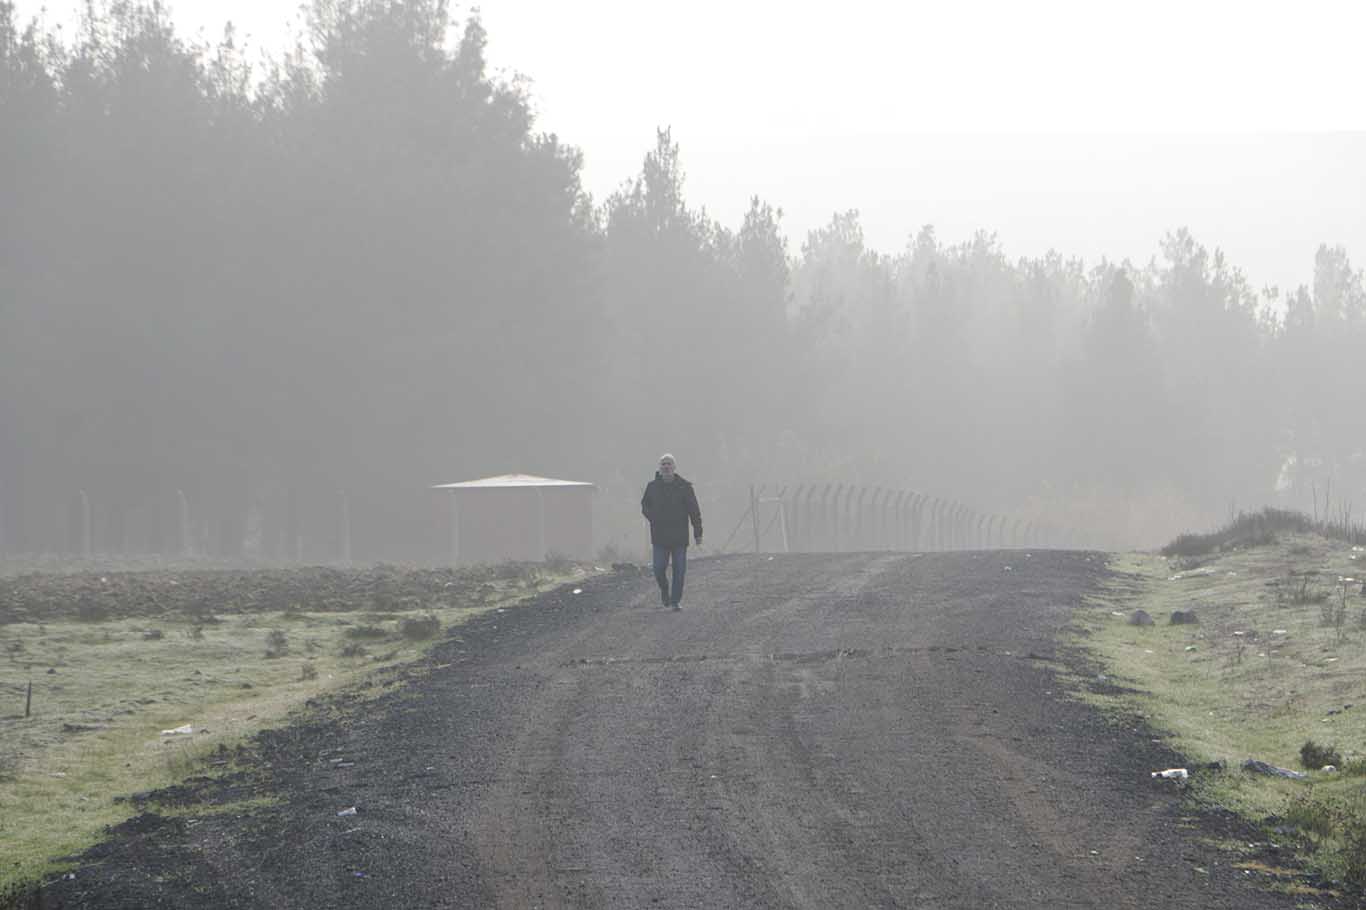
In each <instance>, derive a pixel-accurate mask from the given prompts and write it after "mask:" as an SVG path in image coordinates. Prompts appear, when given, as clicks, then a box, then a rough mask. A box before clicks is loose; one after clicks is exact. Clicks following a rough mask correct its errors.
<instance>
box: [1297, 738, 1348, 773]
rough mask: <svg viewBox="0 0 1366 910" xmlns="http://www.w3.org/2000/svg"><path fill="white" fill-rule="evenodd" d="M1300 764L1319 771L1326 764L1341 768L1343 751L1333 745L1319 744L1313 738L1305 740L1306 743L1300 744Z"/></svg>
mask: <svg viewBox="0 0 1366 910" xmlns="http://www.w3.org/2000/svg"><path fill="white" fill-rule="evenodd" d="M1300 764H1301V765H1303V766H1304V767H1306V768H1309V769H1310V770H1311V771H1317V770H1318V769H1320V768H1322V767H1324V766H1325V765H1332V766H1333V767H1334V768H1341V767H1342V753H1341V752H1339V751H1338V750H1337V749H1335V748H1333V747H1332V746H1322V745H1319V744H1318V743H1316V742H1314V741H1313V740H1312V739H1309V740H1305V743H1304V745H1302V746H1300Z"/></svg>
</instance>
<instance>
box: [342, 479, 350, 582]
mask: <svg viewBox="0 0 1366 910" xmlns="http://www.w3.org/2000/svg"><path fill="white" fill-rule="evenodd" d="M341 507H342V528H341V530H342V562H343V563H345V564H346V566H347V567H348V568H349V567H350V566H351V500H350V498H348V497H347V495H346V491H345V490H342V491H341Z"/></svg>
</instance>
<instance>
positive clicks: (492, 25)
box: [18, 0, 1366, 290]
mask: <svg viewBox="0 0 1366 910" xmlns="http://www.w3.org/2000/svg"><path fill="white" fill-rule="evenodd" d="M78 5H79V4H77V3H76V2H75V0H47V2H46V3H43V2H39V0H19V3H18V9H19V13H20V15H21V17H23V18H25V19H27V17H28V16H30V15H33V14H36V13H37V12H38V11H39V9H40V8H41V7H43V6H45V7H46V8H47V9H48V13H47V21H48V22H49V23H73V22H74V14H73V13H72V12H71V10H72V9H73V8H75V7H77V6H78ZM170 6H171V9H172V12H173V17H174V20H175V21H176V23H177V27H178V30H179V31H180V32H181V33H182V34H186V35H199V36H200V37H202V38H203V39H204V40H214V39H216V38H217V36H218V35H219V34H220V33H221V26H222V23H223V22H224V21H225V20H227V19H232V20H233V21H234V22H235V23H236V25H237V26H238V29H239V32H240V33H241V34H243V35H244V36H245V37H246V38H247V41H248V43H249V44H250V45H252V46H255V47H257V48H261V49H266V50H270V51H272V52H274V51H277V50H278V49H279V48H280V47H282V46H283V45H284V44H285V43H286V42H287V40H288V36H289V35H290V34H291V33H292V32H293V31H297V23H298V16H297V14H291V13H290V12H289V7H288V6H287V5H284V4H280V3H278V2H277V0H194V2H186V0H181V2H178V3H175V2H173V3H171V4H170ZM1284 9H1285V8H1284V7H1283V6H1279V5H1275V4H1268V3H1237V4H1235V3H1224V2H1203V3H1154V4H1146V5H1144V6H1143V7H1142V10H1141V15H1140V13H1139V11H1138V9H1137V8H1133V7H1128V6H1120V5H1115V6H1113V7H1111V8H1110V9H1108V10H1106V9H1099V8H1098V5H1096V4H1089V3H1073V2H1066V3H1060V2H1053V3H1045V4H1029V5H1027V6H1022V5H1018V4H1011V3H1005V2H993V3H983V2H978V3H954V4H947V3H937V4H923V3H920V4H917V3H910V4H902V5H899V6H898V7H897V8H895V9H889V8H887V7H886V5H884V4H881V3H876V2H872V0H852V2H846V3H843V4H840V5H839V7H838V15H836V14H835V12H834V11H832V10H819V9H817V10H813V11H806V12H802V11H799V10H798V9H797V8H794V7H791V6H790V5H785V4H777V3H756V2H751V3H744V4H736V3H721V2H718V0H700V2H695V3H692V4H688V5H687V7H686V8H684V7H677V6H650V5H644V6H642V5H640V4H635V3H628V2H626V0H600V2H595V3H592V4H587V5H584V4H563V3H559V2H553V0H495V2H487V3H483V4H481V13H482V17H483V20H484V23H485V25H486V26H487V28H488V30H489V37H490V43H489V54H490V60H491V62H492V64H493V65H494V67H495V69H498V70H501V71H502V72H503V73H504V74H505V75H507V76H509V77H511V76H513V75H521V76H523V77H524V78H525V79H527V80H528V86H529V89H530V92H531V94H532V98H533V104H534V107H535V109H536V110H537V112H538V115H539V125H540V127H541V128H543V129H546V130H549V131H554V132H556V133H558V134H559V135H560V136H561V138H562V139H563V140H564V141H567V142H569V143H571V144H573V145H576V146H578V147H579V148H581V149H582V150H583V152H584V155H585V162H584V171H583V179H584V184H585V187H586V188H587V189H588V190H589V191H590V192H591V193H592V194H593V195H594V196H595V197H596V198H597V199H599V200H601V199H603V198H605V197H606V196H607V195H608V194H610V193H611V192H612V191H613V190H614V189H616V188H617V187H618V186H619V185H620V184H621V183H622V181H623V180H625V179H627V178H628V177H630V176H631V175H632V174H634V173H636V172H637V171H638V168H639V165H640V161H641V158H642V156H643V155H644V154H645V152H646V151H648V149H649V147H650V145H651V144H652V142H653V137H654V129H655V127H656V126H668V127H672V129H673V135H674V137H675V138H676V139H677V140H678V141H679V143H680V145H681V147H682V150H683V155H684V163H685V169H686V172H687V180H688V183H687V187H688V195H689V198H690V199H692V200H693V201H694V204H696V205H699V206H703V207H705V208H706V209H707V210H708V211H709V212H710V213H711V214H712V215H713V216H714V217H716V218H718V219H720V220H721V221H722V222H723V223H726V224H730V225H734V224H737V223H738V221H739V219H740V218H741V217H742V215H743V212H744V210H745V208H746V207H747V205H748V200H749V198H750V197H751V196H753V195H758V196H760V197H762V198H764V199H765V200H767V201H769V202H771V203H772V204H774V205H776V206H779V207H781V208H782V209H783V211H784V213H785V217H784V219H783V229H784V232H785V233H786V235H787V237H788V240H789V247H790V250H791V252H793V253H796V252H799V250H800V247H801V243H802V241H803V240H804V239H805V237H806V234H807V232H808V231H810V230H813V229H815V228H817V227H820V226H822V225H824V224H825V223H827V222H828V221H829V219H830V217H831V216H832V215H833V214H834V213H835V212H838V211H845V210H848V209H858V210H859V211H860V212H861V215H862V219H861V220H862V224H863V228H864V231H865V234H866V237H867V240H868V242H869V244H870V246H872V247H873V248H875V249H878V250H881V251H884V252H889V253H893V252H896V251H899V250H901V249H903V248H904V247H905V245H906V242H907V240H908V238H909V237H910V236H911V235H912V234H913V233H914V232H915V231H916V230H917V229H918V228H919V227H920V226H921V225H924V224H933V225H935V227H936V228H937V231H938V234H939V236H940V237H942V238H944V239H946V240H948V241H951V242H953V241H958V240H963V239H967V238H968V237H970V236H971V234H972V233H973V232H974V231H976V230H979V229H985V230H988V231H994V232H996V233H997V234H998V235H999V236H1000V239H1001V241H1002V244H1003V246H1004V248H1005V250H1006V251H1007V253H1008V254H1010V255H1012V256H1037V255H1040V254H1042V253H1043V252H1045V251H1047V250H1049V249H1055V250H1057V251H1059V252H1061V253H1063V254H1064V255H1069V256H1080V257H1082V258H1084V259H1085V260H1086V261H1087V262H1088V263H1090V264H1094V263H1096V262H1098V261H1099V260H1100V259H1101V258H1102V257H1105V258H1108V259H1110V260H1111V261H1119V260H1124V259H1129V260H1131V261H1133V262H1135V263H1136V264H1139V265H1141V264H1143V263H1145V262H1147V261H1148V259H1149V258H1150V257H1152V256H1153V255H1155V253H1156V251H1157V245H1158V242H1159V241H1160V239H1161V237H1162V236H1163V234H1164V233H1165V232H1167V231H1169V230H1173V229H1175V228H1178V227H1182V226H1185V227H1189V228H1190V230H1191V231H1192V233H1193V234H1194V235H1195V236H1196V237H1197V238H1199V239H1200V241H1201V242H1203V243H1205V244H1208V245H1209V246H1211V247H1218V248H1220V249H1222V250H1224V252H1225V253H1226V254H1227V256H1228V259H1229V261H1230V262H1231V263H1233V264H1234V265H1235V266H1237V267H1239V268H1241V269H1243V271H1244V272H1245V273H1246V274H1247V276H1248V278H1249V279H1250V281H1251V283H1252V285H1253V286H1254V287H1258V288H1260V287H1262V286H1264V285H1278V286H1280V287H1281V288H1282V290H1290V289H1293V288H1294V287H1295V286H1297V285H1299V284H1302V283H1307V282H1309V281H1310V280H1311V277H1312V261H1313V253H1314V250H1315V249H1316V248H1317V246H1318V245H1319V244H1320V243H1328V244H1340V245H1343V246H1345V247H1346V248H1347V249H1349V250H1351V251H1360V250H1363V249H1366V206H1363V205H1362V204H1361V200H1363V199H1366V134H1362V133H1347V132H1340V131H1342V130H1359V129H1361V128H1362V127H1363V126H1366V120H1364V119H1363V113H1362V109H1361V107H1360V105H1359V104H1357V103H1355V101H1353V100H1352V99H1351V98H1350V96H1351V95H1352V94H1353V93H1354V92H1355V91H1356V90H1357V89H1358V88H1359V83H1360V80H1359V73H1358V72H1357V70H1356V68H1355V64H1354V61H1355V60H1356V59H1357V58H1358V49H1357V48H1356V47H1354V46H1353V42H1354V41H1355V40H1356V39H1355V38H1353V36H1354V35H1359V34H1360V33H1361V25H1362V24H1363V20H1366V13H1363V12H1361V11H1360V10H1359V9H1358V8H1357V6H1356V5H1355V4H1351V3H1347V2H1325V3H1315V4H1312V5H1309V6H1302V7H1299V8H1296V10H1295V12H1294V14H1293V16H1288V15H1286V14H1285V12H1284ZM467 11H468V6H467V5H463V4H454V5H453V12H454V14H455V17H456V18H457V19H458V18H459V17H460V16H462V15H463V14H464V13H465V12H467ZM66 27H67V28H70V27H71V25H69V24H68V25H67V26H66ZM1332 131H1339V132H1332ZM1254 199H1255V200H1256V203H1255V205H1254V204H1252V203H1251V202H1250V200H1254Z"/></svg>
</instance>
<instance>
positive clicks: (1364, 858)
mask: <svg viewBox="0 0 1366 910" xmlns="http://www.w3.org/2000/svg"><path fill="white" fill-rule="evenodd" d="M1342 867H1343V868H1342V880H1343V881H1344V882H1345V883H1346V885H1347V887H1348V888H1350V889H1351V890H1352V891H1353V892H1355V893H1357V894H1361V893H1362V892H1366V817H1363V816H1362V815H1361V814H1360V813H1355V814H1353V815H1352V816H1351V817H1350V818H1348V819H1347V821H1346V823H1345V824H1344V825H1343V831H1342Z"/></svg>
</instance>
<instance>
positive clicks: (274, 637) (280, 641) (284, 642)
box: [266, 629, 289, 658]
mask: <svg viewBox="0 0 1366 910" xmlns="http://www.w3.org/2000/svg"><path fill="white" fill-rule="evenodd" d="M288 653H289V636H287V635H285V633H284V632H282V631H280V630H279V629H271V630H270V633H269V634H268V635H266V657H270V658H275V657H283V656H284V655H286V654H288Z"/></svg>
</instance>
